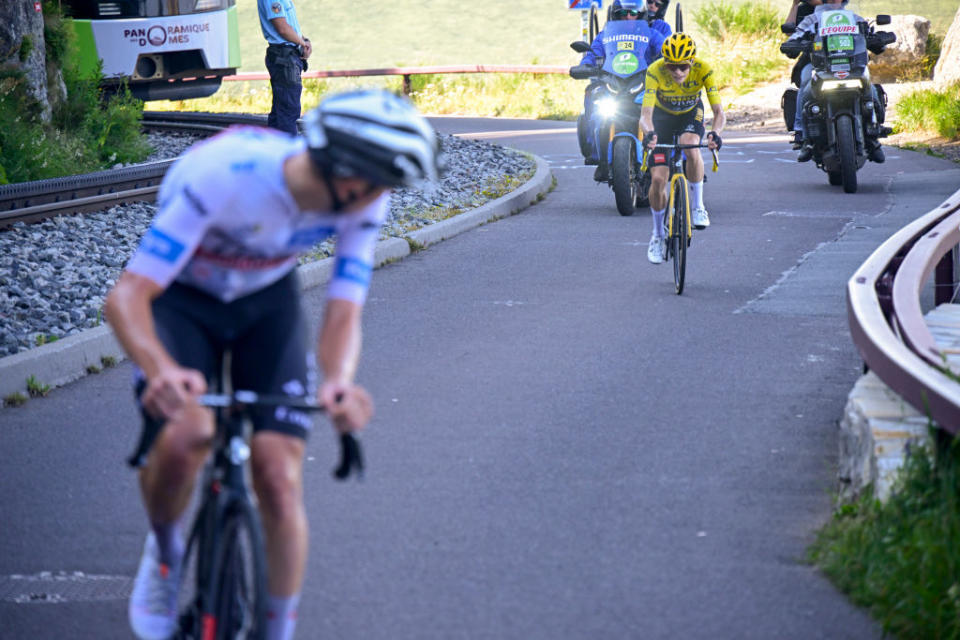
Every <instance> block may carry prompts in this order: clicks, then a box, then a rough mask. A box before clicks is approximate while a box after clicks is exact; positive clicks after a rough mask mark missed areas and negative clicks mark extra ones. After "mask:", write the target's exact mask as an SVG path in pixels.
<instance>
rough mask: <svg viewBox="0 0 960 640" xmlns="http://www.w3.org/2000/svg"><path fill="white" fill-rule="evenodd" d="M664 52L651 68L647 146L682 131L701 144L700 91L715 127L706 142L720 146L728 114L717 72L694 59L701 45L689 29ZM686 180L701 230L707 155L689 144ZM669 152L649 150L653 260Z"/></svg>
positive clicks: (644, 125)
mask: <svg viewBox="0 0 960 640" xmlns="http://www.w3.org/2000/svg"><path fill="white" fill-rule="evenodd" d="M662 52H663V57H662V58H661V59H660V60H657V61H656V62H654V63H653V64H652V65H650V66H649V67H648V68H647V77H646V88H645V93H644V96H643V105H642V108H641V110H640V128H641V129H642V130H643V132H644V137H643V143H644V146H647V147H652V146H653V145H655V144H657V140H658V139H659V140H661V141H663V142H664V143H666V144H669V143H670V142H672V140H673V136H674V135H675V134H677V133H679V134H680V140H679V142H680V144H699V143H700V142H701V141H702V140H703V135H704V131H705V129H704V126H703V101H702V100H701V99H700V91H701V90H705V91H706V92H707V100H709V101H710V108H711V109H712V110H713V126H712V129H711V131H710V133H709V134H707V145H708V146H709V147H710V148H711V149H718V150H719V149H720V145H721V144H722V141H721V139H720V132H721V131H723V125H724V123H725V122H726V117H725V116H724V113H723V105H721V103H720V94H719V93H718V92H717V86H716V84H714V81H713V71H712V70H711V68H710V65H708V64H707V63H706V62H704V61H702V60H700V59H698V58H696V57H695V56H696V52H697V47H696V45H695V44H694V42H693V39H692V38H691V37H690V36H688V35H687V34H685V33H675V34H673V35H671V36H670V37H669V38H667V39H666V40H665V41H664V42H663V48H662ZM684 153H685V154H686V158H687V169H686V173H687V179H688V180H689V182H690V194H691V196H692V198H693V225H694V226H695V227H697V228H699V229H703V228H705V227H708V226H710V217H709V215H708V214H707V209H706V208H705V207H704V206H703V158H702V157H701V156H700V150H699V149H687V150H685V152H684ZM668 160H669V154H668V153H665V152H663V151H662V150H654V151H653V152H652V153H650V158H649V160H648V164H649V165H650V211H651V212H652V213H653V235H651V237H650V245H649V247H648V249H647V259H648V260H650V262H652V263H654V264H659V263H661V262H663V260H664V254H665V251H666V239H665V237H664V236H665V234H664V228H663V221H664V214H665V212H666V208H667V178H668V176H669V169H668V168H667V162H668Z"/></svg>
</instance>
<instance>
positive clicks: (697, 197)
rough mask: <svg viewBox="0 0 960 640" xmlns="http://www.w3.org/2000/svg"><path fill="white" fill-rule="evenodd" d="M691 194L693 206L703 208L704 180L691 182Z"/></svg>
mask: <svg viewBox="0 0 960 640" xmlns="http://www.w3.org/2000/svg"><path fill="white" fill-rule="evenodd" d="M690 194H691V195H692V196H693V208H694V209H699V208H701V207H702V206H703V180H701V181H700V182H691V183H690Z"/></svg>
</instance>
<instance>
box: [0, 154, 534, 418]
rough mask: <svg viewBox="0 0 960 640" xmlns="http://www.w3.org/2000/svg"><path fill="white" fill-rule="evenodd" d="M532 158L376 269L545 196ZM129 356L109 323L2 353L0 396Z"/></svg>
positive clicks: (322, 269)
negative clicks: (515, 183) (509, 182)
mask: <svg viewBox="0 0 960 640" xmlns="http://www.w3.org/2000/svg"><path fill="white" fill-rule="evenodd" d="M533 158H534V160H535V161H536V164H537V168H536V172H535V173H534V176H533V178H531V179H530V180H529V181H527V182H526V183H525V184H524V185H523V186H521V187H519V188H518V189H515V190H514V191H511V192H510V193H508V194H507V195H505V196H501V197H500V198H497V199H496V200H493V201H491V202H488V203H486V204H483V205H481V206H479V207H477V208H476V209H471V210H470V211H466V212H464V213H461V214H459V215H457V216H454V217H452V218H448V219H446V220H443V221H441V222H438V223H436V224H434V225H430V226H429V227H424V228H422V229H418V230H416V231H412V232H411V233H409V234H408V235H407V236H405V237H402V238H388V239H386V240H383V241H381V242H379V243H377V248H376V251H375V253H374V268H379V267H381V266H383V265H384V264H387V263H389V262H394V261H396V260H400V259H402V258H404V257H406V256H408V255H409V254H410V252H411V249H410V247H411V241H412V243H414V244H415V246H417V247H418V249H419V248H420V247H427V246H429V245H432V244H435V243H437V242H440V241H442V240H446V239H447V238H452V237H453V236H455V235H457V234H460V233H463V232H464V231H469V230H470V229H474V228H476V227H478V226H480V225H482V224H485V223H487V222H492V221H494V220H498V219H500V218H505V217H507V216H510V215H513V214H515V213H517V212H519V211H522V210H523V209H525V208H527V207H529V206H530V205H533V204H536V203H537V202H539V201H540V200H542V199H543V197H544V196H545V195H546V194H547V193H548V192H549V191H550V190H551V188H552V187H553V174H552V173H551V172H550V167H549V165H548V164H547V162H546V161H545V160H544V159H543V158H540V157H538V156H533ZM332 269H333V260H332V258H326V259H324V260H319V261H317V262H311V263H308V264H305V265H303V266H301V267H299V269H298V271H299V273H300V279H301V284H302V286H303V289H304V290H306V289H311V288H313V287H317V286H319V285H322V284H326V282H327V281H328V280H329V279H330V272H331V270H332ZM125 357H126V355H125V354H124V352H123V349H122V348H120V344H119V343H118V342H117V340H116V338H115V337H114V335H113V331H112V330H111V329H110V327H108V326H106V325H101V326H99V327H95V328H93V329H87V330H85V331H81V332H80V333H77V334H74V335H72V336H69V337H67V338H64V339H62V340H57V341H56V342H51V343H50V344H45V345H43V346H40V347H37V348H35V349H30V350H28V351H21V352H20V353H16V354H14V355H12V356H5V357H3V358H0V405H2V404H3V402H2V399H3V398H6V397H7V396H9V395H11V394H14V393H22V394H27V393H28V390H27V379H29V378H31V377H32V378H33V379H34V380H35V381H36V382H37V383H39V384H42V385H49V386H50V388H53V387H59V386H62V385H65V384H67V383H69V382H73V381H74V380H77V379H79V378H82V377H83V376H85V375H87V374H88V373H92V372H94V371H95V370H100V369H102V368H103V367H105V366H110V365H112V364H114V363H116V362H119V361H120V360H123V359H124V358H125Z"/></svg>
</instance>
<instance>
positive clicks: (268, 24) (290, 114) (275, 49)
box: [257, 0, 313, 135]
mask: <svg viewBox="0 0 960 640" xmlns="http://www.w3.org/2000/svg"><path fill="white" fill-rule="evenodd" d="M257 10H258V13H259V15H260V30H261V31H262V32H263V37H264V38H265V39H266V41H267V58H266V65H267V71H268V72H269V73H270V89H271V91H273V103H272V105H271V107H270V115H269V116H268V118H267V125H268V126H271V127H273V128H274V129H279V130H280V131H286V132H287V133H289V134H291V135H297V118H299V117H300V94H301V92H302V91H303V84H302V83H301V80H300V74H301V73H302V72H304V71H306V70H307V58H309V57H310V54H311V53H312V51H313V48H312V47H311V46H310V40H309V39H308V38H304V37H303V34H302V32H301V31H300V23H299V22H298V21H297V10H296V9H295V8H294V6H293V0H257Z"/></svg>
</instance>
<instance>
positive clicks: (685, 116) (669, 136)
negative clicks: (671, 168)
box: [650, 100, 706, 166]
mask: <svg viewBox="0 0 960 640" xmlns="http://www.w3.org/2000/svg"><path fill="white" fill-rule="evenodd" d="M653 129H654V132H655V133H656V134H657V144H671V143H672V142H673V136H675V135H678V134H681V133H695V134H697V135H698V136H699V137H700V140H701V141H702V140H703V135H704V133H706V129H705V128H704V126H703V100H698V101H697V104H696V106H695V107H694V108H692V109H690V110H689V111H684V112H683V113H676V114H674V113H668V112H666V111H664V110H663V109H660V108H659V107H655V108H654V109H653ZM663 151H664V150H663V149H657V150H656V151H655V152H654V153H652V154H650V157H651V161H650V165H651V166H657V165H666V164H669V162H670V154H669V153H664V152H663Z"/></svg>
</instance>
